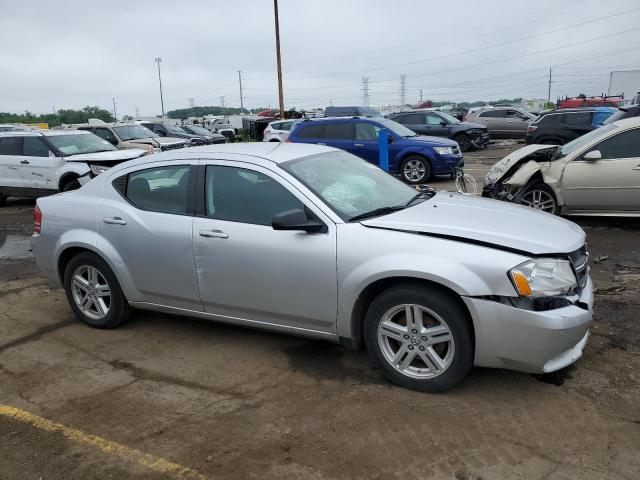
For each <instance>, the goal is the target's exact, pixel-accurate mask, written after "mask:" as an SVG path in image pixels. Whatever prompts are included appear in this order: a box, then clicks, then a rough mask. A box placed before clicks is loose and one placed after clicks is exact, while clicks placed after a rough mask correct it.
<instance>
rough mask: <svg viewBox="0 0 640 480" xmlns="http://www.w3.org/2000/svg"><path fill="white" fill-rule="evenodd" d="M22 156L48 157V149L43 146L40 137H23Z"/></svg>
mask: <svg viewBox="0 0 640 480" xmlns="http://www.w3.org/2000/svg"><path fill="white" fill-rule="evenodd" d="M22 155H24V156H27V157H48V156H49V147H47V146H46V145H45V143H44V142H43V141H42V138H40V137H24V144H23V145H22Z"/></svg>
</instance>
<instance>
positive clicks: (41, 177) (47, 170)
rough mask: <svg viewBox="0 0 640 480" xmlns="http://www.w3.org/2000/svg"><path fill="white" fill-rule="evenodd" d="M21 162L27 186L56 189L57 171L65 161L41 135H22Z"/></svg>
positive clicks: (39, 188)
mask: <svg viewBox="0 0 640 480" xmlns="http://www.w3.org/2000/svg"><path fill="white" fill-rule="evenodd" d="M20 163H21V164H25V166H26V167H27V168H26V169H25V170H24V173H25V180H26V182H27V184H28V187H29V188H32V189H36V190H56V191H57V190H58V180H59V178H58V172H59V170H60V168H62V166H63V165H64V163H65V160H64V158H61V157H57V156H56V155H55V154H54V153H53V152H52V151H51V150H50V149H49V146H48V145H47V144H46V143H45V142H44V139H43V137H42V136H28V137H24V139H23V143H22V160H21V162H20Z"/></svg>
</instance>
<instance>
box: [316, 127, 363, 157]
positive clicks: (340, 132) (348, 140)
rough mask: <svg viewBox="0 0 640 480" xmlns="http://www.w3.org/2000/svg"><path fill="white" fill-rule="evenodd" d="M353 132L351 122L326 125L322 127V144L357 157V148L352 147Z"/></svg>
mask: <svg viewBox="0 0 640 480" xmlns="http://www.w3.org/2000/svg"><path fill="white" fill-rule="evenodd" d="M354 132H355V130H354V123H353V122H352V121H348V120H347V121H344V122H335V123H326V124H325V126H324V143H325V145H328V146H330V147H334V148H339V149H340V150H344V151H346V152H349V153H353V154H354V155H358V153H357V151H356V148H357V147H355V145H354V140H355V133H354Z"/></svg>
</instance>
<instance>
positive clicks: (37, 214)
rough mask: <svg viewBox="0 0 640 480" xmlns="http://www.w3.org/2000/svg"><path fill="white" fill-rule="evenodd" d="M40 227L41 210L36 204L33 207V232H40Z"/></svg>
mask: <svg viewBox="0 0 640 480" xmlns="http://www.w3.org/2000/svg"><path fill="white" fill-rule="evenodd" d="M41 229H42V212H41V211H40V208H39V207H38V205H36V208H34V209H33V233H40V230H41Z"/></svg>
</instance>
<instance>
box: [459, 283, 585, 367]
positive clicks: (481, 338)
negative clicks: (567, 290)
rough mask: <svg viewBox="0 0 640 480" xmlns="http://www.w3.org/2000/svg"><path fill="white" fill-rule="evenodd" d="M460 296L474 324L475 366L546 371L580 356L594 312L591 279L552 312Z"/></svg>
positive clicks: (564, 364)
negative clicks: (571, 301)
mask: <svg viewBox="0 0 640 480" xmlns="http://www.w3.org/2000/svg"><path fill="white" fill-rule="evenodd" d="M463 300H464V302H465V304H466V305H467V308H468V309H469V312H470V313H471V317H472V319H473V324H474V328H475V335H476V352H475V359H474V364H475V365H477V366H480V367H493V368H508V369H510V370H518V371H522V372H529V373H548V372H553V371H556V370H559V369H561V368H564V367H566V366H567V365H570V364H572V363H573V362H575V361H576V360H578V359H579V358H580V357H581V356H582V350H583V348H584V347H585V345H586V343H587V338H588V336H589V326H590V325H591V321H592V315H593V285H592V283H591V279H588V280H587V284H586V285H585V287H584V288H583V289H582V292H581V294H580V297H579V299H578V302H576V304H575V305H570V306H567V307H562V308H557V309H553V310H545V311H531V310H523V309H520V308H516V307H512V306H509V305H505V304H502V303H499V302H496V301H493V300H488V299H481V298H473V297H463ZM578 305H582V306H584V307H586V308H582V307H581V306H578Z"/></svg>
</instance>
